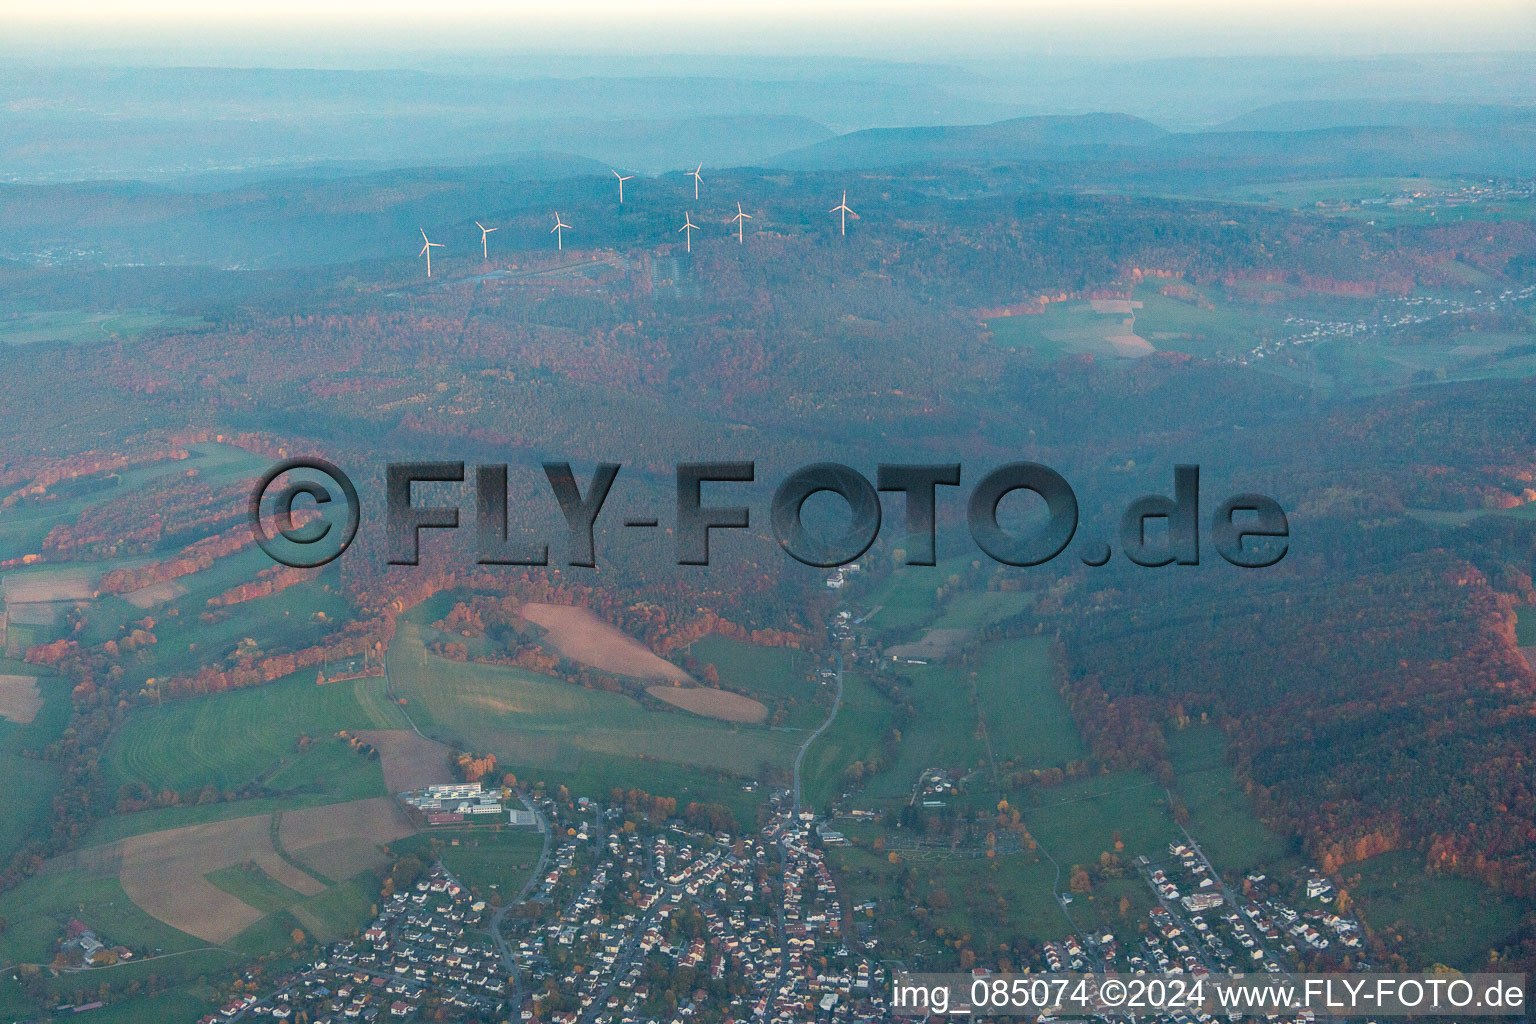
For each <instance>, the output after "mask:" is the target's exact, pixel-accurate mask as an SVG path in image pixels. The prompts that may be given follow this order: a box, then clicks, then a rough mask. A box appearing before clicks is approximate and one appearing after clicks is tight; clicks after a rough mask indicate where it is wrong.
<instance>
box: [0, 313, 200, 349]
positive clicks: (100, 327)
mask: <svg viewBox="0 0 1536 1024" xmlns="http://www.w3.org/2000/svg"><path fill="white" fill-rule="evenodd" d="M199 323H202V321H201V320H199V319H197V318H195V317H186V316H169V315H167V314H165V313H155V312H136V313H90V312H86V311H84V310H70V311H65V312H46V313H6V314H0V345H41V344H46V343H48V342H63V343H66V344H71V345H81V344H89V343H91V342H101V341H112V340H114V339H121V340H123V341H127V340H130V339H132V338H136V337H138V336H139V335H141V334H143V333H144V332H145V331H149V330H154V329H156V328H161V327H163V328H168V329H172V330H185V329H187V328H190V327H195V326H196V325H197V324H199Z"/></svg>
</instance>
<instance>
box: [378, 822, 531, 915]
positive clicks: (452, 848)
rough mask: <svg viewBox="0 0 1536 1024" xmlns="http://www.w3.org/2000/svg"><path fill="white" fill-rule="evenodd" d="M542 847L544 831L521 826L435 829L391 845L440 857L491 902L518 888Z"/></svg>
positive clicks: (425, 856)
mask: <svg viewBox="0 0 1536 1024" xmlns="http://www.w3.org/2000/svg"><path fill="white" fill-rule="evenodd" d="M543 848H544V836H543V834H542V833H540V832H539V831H537V830H536V829H524V828H498V829H495V830H492V829H488V828H477V829H455V830H449V829H434V830H432V831H429V832H422V833H418V834H417V835H414V836H412V837H410V838H409V839H402V840H400V841H398V842H395V843H393V844H392V845H391V847H390V849H391V850H392V851H393V852H394V853H395V854H396V855H398V856H404V855H406V854H415V855H417V856H419V857H422V858H423V859H426V860H430V859H438V860H441V861H442V862H443V866H444V867H446V868H447V869H448V870H449V871H450V872H452V873H453V875H454V877H456V878H457V879H458V880H459V881H461V882H463V883H464V884H465V885H467V886H469V888H470V889H471V890H472V891H474V892H475V894H476V895H478V896H479V897H480V898H482V899H485V900H487V901H489V902H491V903H497V902H500V901H502V900H505V899H510V898H511V897H513V896H516V895H517V894H518V892H519V891H521V889H522V887H523V885H524V884H525V883H526V882H527V881H528V878H529V876H531V875H532V874H533V869H534V867H535V866H537V864H538V862H539V853H540V852H541V851H542V850H543Z"/></svg>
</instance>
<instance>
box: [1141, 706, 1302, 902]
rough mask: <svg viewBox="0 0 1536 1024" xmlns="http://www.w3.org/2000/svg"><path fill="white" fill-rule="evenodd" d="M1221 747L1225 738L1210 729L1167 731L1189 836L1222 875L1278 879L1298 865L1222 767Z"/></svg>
mask: <svg viewBox="0 0 1536 1024" xmlns="http://www.w3.org/2000/svg"><path fill="white" fill-rule="evenodd" d="M1225 748H1226V738H1225V736H1223V735H1222V732H1221V729H1220V728H1218V727H1217V726H1215V725H1192V726H1189V727H1188V728H1185V729H1170V730H1168V757H1169V761H1170V763H1171V764H1172V765H1173V771H1174V775H1175V777H1176V778H1177V780H1178V783H1177V786H1178V794H1179V797H1180V799H1181V800H1182V801H1183V803H1184V806H1185V809H1186V810H1188V812H1189V826H1188V827H1189V831H1190V832H1191V833H1192V834H1193V835H1194V836H1195V838H1196V839H1198V840H1199V842H1200V847H1201V849H1203V850H1204V851H1205V852H1206V855H1207V856H1209V857H1210V858H1211V860H1212V862H1213V863H1214V864H1215V865H1216V870H1217V871H1220V872H1221V873H1222V874H1223V875H1231V876H1233V877H1236V876H1237V875H1238V874H1239V873H1247V872H1249V871H1253V870H1260V871H1263V872H1265V873H1269V874H1280V873H1282V872H1284V871H1287V870H1289V869H1291V868H1294V867H1299V866H1301V861H1300V858H1299V857H1298V856H1297V854H1296V852H1295V850H1293V849H1292V847H1291V844H1290V843H1288V842H1287V841H1286V840H1285V839H1284V838H1283V837H1281V836H1279V835H1277V834H1275V833H1274V832H1272V831H1270V829H1269V828H1268V827H1266V826H1265V824H1264V823H1263V822H1262V821H1260V820H1259V818H1258V815H1257V814H1255V813H1254V810H1253V804H1252V802H1251V801H1249V799H1248V796H1247V794H1245V793H1244V792H1243V790H1242V786H1241V785H1240V784H1239V783H1238V781H1237V778H1236V776H1234V775H1233V773H1232V768H1231V766H1230V765H1227V764H1225V763H1223V760H1222V754H1223V751H1224V750H1225Z"/></svg>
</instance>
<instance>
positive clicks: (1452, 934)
mask: <svg viewBox="0 0 1536 1024" xmlns="http://www.w3.org/2000/svg"><path fill="white" fill-rule="evenodd" d="M1343 874H1344V880H1345V883H1346V888H1347V889H1348V891H1349V894H1350V896H1351V897H1353V899H1354V901H1355V907H1356V909H1357V910H1358V911H1359V913H1360V916H1361V918H1362V919H1363V920H1364V921H1365V922H1366V923H1367V924H1368V925H1370V927H1371V928H1372V929H1373V930H1374V931H1375V932H1376V934H1377V935H1378V936H1379V937H1381V938H1382V939H1383V940H1384V941H1385V943H1386V946H1387V948H1388V949H1391V950H1395V951H1397V952H1400V953H1402V955H1403V956H1404V957H1405V958H1406V959H1407V960H1408V969H1409V970H1419V969H1423V968H1426V967H1429V966H1430V965H1432V964H1436V963H1440V964H1445V965H1446V966H1448V967H1454V968H1457V969H1459V970H1472V969H1477V968H1482V967H1485V966H1486V965H1487V963H1488V951H1489V950H1490V949H1496V948H1497V947H1498V946H1499V945H1500V944H1501V943H1502V942H1503V941H1504V940H1505V939H1506V938H1507V937H1508V936H1510V935H1511V934H1512V933H1513V932H1514V931H1515V929H1516V928H1517V927H1518V926H1519V924H1520V919H1521V915H1522V910H1521V907H1520V904H1519V903H1518V902H1517V901H1515V900H1512V899H1510V898H1509V897H1508V896H1505V895H1503V894H1501V893H1498V892H1495V891H1494V890H1492V889H1490V888H1488V887H1487V886H1485V885H1483V884H1482V883H1480V882H1477V881H1475V880H1473V879H1470V878H1457V877H1454V876H1452V875H1442V874H1431V873H1429V872H1427V871H1425V870H1424V858H1423V854H1420V853H1417V852H1415V851H1412V850H1399V851H1395V852H1392V853H1384V854H1381V855H1380V856H1377V857H1372V858H1370V859H1369V860H1364V861H1360V862H1359V863H1357V864H1351V865H1349V866H1348V867H1346V868H1345V869H1344V871H1343Z"/></svg>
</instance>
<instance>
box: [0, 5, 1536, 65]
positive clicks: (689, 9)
mask: <svg viewBox="0 0 1536 1024" xmlns="http://www.w3.org/2000/svg"><path fill="white" fill-rule="evenodd" d="M0 35H5V36H8V37H9V38H10V44H9V45H10V46H12V47H21V48H25V47H28V46H31V47H36V48H39V49H42V50H55V49H62V50H69V49H71V48H73V49H76V50H77V51H78V52H80V53H82V54H83V53H87V52H92V51H103V50H112V51H117V52H119V53H120V52H124V51H128V52H131V51H133V50H135V49H139V50H142V51H144V52H146V53H149V52H158V53H161V54H164V55H166V56H171V55H173V54H181V55H182V56H181V57H180V58H179V59H182V60H185V59H187V58H188V57H191V56H196V55H202V56H203V57H205V58H206V59H207V60H208V62H210V63H223V62H226V61H228V60H232V59H233V60H239V59H242V56H247V57H256V56H259V55H261V54H263V53H265V54H268V55H269V56H274V57H277V56H282V55H285V54H286V55H289V56H291V57H298V56H300V55H302V54H304V53H306V52H309V53H314V52H318V51H320V50H328V51H330V52H333V53H345V52H350V53H352V54H366V53H370V52H372V53H378V54H385V53H396V52H401V51H423V50H431V49H442V50H448V49H469V50H474V49H512V50H519V51H525V52H544V53H560V52H570V53H626V54H634V53H689V52H708V53H742V54H823V53H825V54H843V55H857V56H872V57H895V58H907V59H910V58H922V57H929V58H931V57H935V56H946V57H952V56H965V55H969V56H1001V55H1006V54H1011V53H1012V54H1027V53H1042V54H1044V53H1051V54H1073V53H1079V54H1097V55H1101V56H1102V55H1126V56H1174V55H1180V54H1192V55H1226V54H1287V53H1296V54H1332V53H1338V54H1371V53H1405V52H1445V51H1504V52H1508V51H1519V50H1536V0H1464V2H1448V0H1352V2H1351V0H1010V2H998V0H926V2H913V0H878V2H876V0H779V2H765V0H741V2H736V3H721V2H719V0H541V2H538V3H531V2H527V0H500V2H489V0H264V2H260V3H250V2H243V0H212V2H210V0H134V2H122V0H43V2H36V0H27V2H23V0H0Z"/></svg>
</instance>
